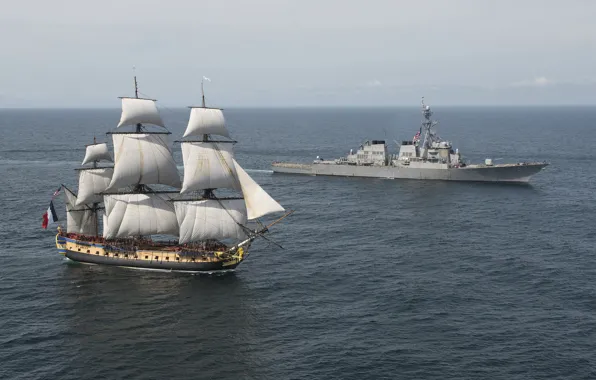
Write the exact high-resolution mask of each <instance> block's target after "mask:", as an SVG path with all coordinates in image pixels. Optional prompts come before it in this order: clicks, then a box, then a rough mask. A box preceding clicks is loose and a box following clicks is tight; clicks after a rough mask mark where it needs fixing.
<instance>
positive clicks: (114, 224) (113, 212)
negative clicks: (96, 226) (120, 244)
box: [104, 193, 178, 239]
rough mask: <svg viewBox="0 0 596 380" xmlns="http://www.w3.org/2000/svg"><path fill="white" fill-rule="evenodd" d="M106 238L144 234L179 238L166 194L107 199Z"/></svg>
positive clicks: (111, 197)
mask: <svg viewBox="0 0 596 380" xmlns="http://www.w3.org/2000/svg"><path fill="white" fill-rule="evenodd" d="M104 202H105V211H106V215H107V224H106V225H107V228H106V227H105V225H104V235H105V237H106V238H107V239H113V238H122V237H130V236H141V235H156V234H165V235H175V236H178V221H177V220H176V213H175V212H174V205H173V204H172V202H170V201H169V198H168V196H167V195H164V194H154V193H147V194H140V193H134V194H110V195H105V196H104Z"/></svg>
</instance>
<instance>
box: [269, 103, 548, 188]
mask: <svg viewBox="0 0 596 380" xmlns="http://www.w3.org/2000/svg"><path fill="white" fill-rule="evenodd" d="M422 115H423V117H424V120H423V121H422V123H421V125H420V129H419V131H418V132H417V133H416V135H415V136H414V138H413V139H412V140H406V141H402V142H401V145H400V148H399V153H398V154H390V153H389V152H388V149H387V144H386V143H385V140H372V141H365V142H364V143H363V144H362V145H360V147H359V149H358V150H357V151H356V152H353V151H352V150H350V153H349V154H348V155H347V156H346V157H341V158H338V159H334V160H323V159H321V158H320V157H317V159H316V160H315V161H314V162H313V163H312V164H301V163H292V162H274V163H273V164H272V169H273V172H274V173H288V174H307V175H326V176H344V177H373V178H388V179H398V178H403V179H423V180H444V181H485V182H528V181H529V179H530V177H531V176H532V175H534V174H536V173H538V172H539V171H541V170H542V169H543V168H545V167H546V166H547V165H548V164H547V163H546V162H519V163H512V164H494V163H493V161H492V159H490V158H487V159H486V160H485V161H484V164H474V165H469V164H466V163H465V162H464V161H463V160H462V156H461V154H460V152H459V150H458V149H455V150H454V149H453V146H452V144H451V142H449V141H446V140H443V139H441V138H440V137H439V136H438V134H437V132H436V130H435V128H434V127H435V126H436V125H437V122H436V121H434V120H432V119H431V116H432V111H431V109H430V106H428V105H426V104H424V98H423V100H422ZM422 135H424V139H423V141H421V138H422ZM421 142H422V144H421Z"/></svg>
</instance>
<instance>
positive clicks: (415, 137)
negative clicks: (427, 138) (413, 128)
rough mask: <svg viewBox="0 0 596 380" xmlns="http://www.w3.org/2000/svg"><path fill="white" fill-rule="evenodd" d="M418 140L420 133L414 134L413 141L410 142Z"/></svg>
mask: <svg viewBox="0 0 596 380" xmlns="http://www.w3.org/2000/svg"><path fill="white" fill-rule="evenodd" d="M418 140H420V131H418V132H416V134H415V135H414V139H413V140H412V141H414V142H416V141H418Z"/></svg>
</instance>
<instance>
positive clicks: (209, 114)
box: [184, 107, 230, 137]
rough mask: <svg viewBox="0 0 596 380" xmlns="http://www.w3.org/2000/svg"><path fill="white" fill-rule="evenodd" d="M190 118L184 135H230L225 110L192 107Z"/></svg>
mask: <svg viewBox="0 0 596 380" xmlns="http://www.w3.org/2000/svg"><path fill="white" fill-rule="evenodd" d="M190 108H191V111H190V118H189V119H188V125H187V127H186V131H185V132H184V137H188V136H202V135H210V134H213V135H220V136H225V137H230V134H229V133H228V130H227V129H226V126H225V119H224V115H223V112H222V111H221V110H220V109H218V108H203V107H190Z"/></svg>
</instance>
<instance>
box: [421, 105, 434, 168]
mask: <svg viewBox="0 0 596 380" xmlns="http://www.w3.org/2000/svg"><path fill="white" fill-rule="evenodd" d="M432 114H433V112H432V111H431V109H430V106H427V105H426V104H424V96H423V97H422V116H423V117H424V120H423V121H422V124H421V125H420V130H422V129H424V142H423V143H422V149H423V152H422V155H421V156H422V157H424V158H426V154H427V151H428V149H429V148H430V147H431V144H432V142H433V141H434V140H435V134H434V132H433V131H432V127H434V126H435V125H437V122H436V121H433V120H432V119H431V116H432Z"/></svg>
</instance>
